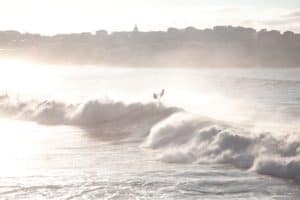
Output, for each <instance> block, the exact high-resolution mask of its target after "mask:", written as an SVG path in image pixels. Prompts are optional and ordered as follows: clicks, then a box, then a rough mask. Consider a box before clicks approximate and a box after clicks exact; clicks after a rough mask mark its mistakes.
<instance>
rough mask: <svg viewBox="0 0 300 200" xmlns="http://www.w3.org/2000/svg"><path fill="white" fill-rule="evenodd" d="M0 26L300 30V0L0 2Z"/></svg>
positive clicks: (23, 29) (39, 29)
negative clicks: (135, 25) (238, 27)
mask: <svg viewBox="0 0 300 200" xmlns="http://www.w3.org/2000/svg"><path fill="white" fill-rule="evenodd" d="M0 5H1V6H0V30H8V29H14V30H19V31H21V32H35V33H42V34H48V35H49V34H50V35H52V34H56V33H68V32H84V31H89V32H90V31H95V30H98V29H106V30H108V31H120V30H131V29H132V28H133V26H134V24H138V26H139V28H140V29H141V30H144V31H148V30H166V28H167V27H178V28H183V27H187V26H194V27H197V28H210V27H213V26H215V25H234V26H238V25H239V26H250V27H255V28H258V29H260V28H267V29H278V30H282V31H284V30H292V31H295V32H300V0H264V1H262V0H147V1H146V0H26V1H25V0H9V1H8V0H0Z"/></svg>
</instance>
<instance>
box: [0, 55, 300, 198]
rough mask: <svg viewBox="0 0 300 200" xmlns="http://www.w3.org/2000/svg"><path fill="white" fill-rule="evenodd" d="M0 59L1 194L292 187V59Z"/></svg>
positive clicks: (260, 193)
mask: <svg viewBox="0 0 300 200" xmlns="http://www.w3.org/2000/svg"><path fill="white" fill-rule="evenodd" d="M0 69H1V74H0V80H1V83H0V92H1V94H2V95H1V96H0V114H1V118H0V124H1V125H0V155H1V157H0V159H1V165H0V199H293V200H294V199H299V197H300V186H299V183H300V125H299V124H300V123H299V122H300V70H298V69H278V68H277V69H276V68H275V69H274V68H271V67H264V68H250V69H240V68H224V69H209V68H203V69H202V68H201V69H189V68H184V67H183V68H152V69H149V68H143V67H140V68H137V67H136V68H130V67H123V66H120V67H105V66H103V67H99V66H56V65H42V64H28V63H21V62H16V61H14V62H13V61H5V62H4V61H3V62H1V63H0ZM162 89H164V90H165V94H164V95H163V96H162V98H161V99H160V101H158V100H156V99H153V93H160V92H161V90H162Z"/></svg>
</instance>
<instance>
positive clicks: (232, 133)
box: [144, 113, 300, 181]
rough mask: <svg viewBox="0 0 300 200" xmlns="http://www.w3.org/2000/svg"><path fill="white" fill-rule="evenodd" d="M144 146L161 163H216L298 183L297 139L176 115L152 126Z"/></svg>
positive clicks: (299, 149)
mask: <svg viewBox="0 0 300 200" xmlns="http://www.w3.org/2000/svg"><path fill="white" fill-rule="evenodd" d="M144 146H146V147H149V148H152V149H156V150H157V152H159V154H160V155H159V157H160V159H161V160H163V161H165V162H176V163H182V162H184V163H186V162H218V163H228V164H232V165H234V166H236V167H239V168H245V169H248V170H253V171H256V172H258V173H261V174H268V175H273V176H277V177H283V178H289V179H293V180H295V181H300V160H299V158H300V137H299V136H298V135H297V134H295V133H283V134H281V135H277V134H273V133H271V132H256V133H251V132H249V131H247V130H245V129H243V128H235V127H232V126H230V125H228V124H224V123H221V122H218V121H215V120H210V119H207V118H202V117H195V116H191V115H189V114H187V113H177V114H174V115H173V116H171V117H169V118H168V119H166V120H164V121H162V122H160V123H158V124H156V125H155V126H154V127H153V128H152V129H151V132H150V134H149V136H148V137H147V138H146V140H145V143H144Z"/></svg>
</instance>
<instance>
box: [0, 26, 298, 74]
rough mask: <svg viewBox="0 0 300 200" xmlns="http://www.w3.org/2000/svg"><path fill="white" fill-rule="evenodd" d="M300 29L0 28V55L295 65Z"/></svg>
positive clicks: (61, 60) (65, 60)
mask: <svg viewBox="0 0 300 200" xmlns="http://www.w3.org/2000/svg"><path fill="white" fill-rule="evenodd" d="M299 55H300V34H297V33H293V32H291V31H286V32H284V33H281V32H280V31H276V30H271V31H268V30H266V29H263V30H259V31H257V30H255V29H253V28H244V27H233V26H216V27H214V28H213V29H203V30H200V29H196V28H194V27H187V28H185V29H176V28H169V29H168V30H167V31H165V32H164V31H152V32H140V31H139V30H138V27H135V28H134V30H133V31H127V32H125V31H124V32H112V33H110V34H109V33H108V32H107V31H105V30H99V31H96V32H95V33H94V34H92V33H89V32H84V33H73V34H58V35H54V36H42V35H39V34H30V33H20V32H17V31H0V59H25V60H29V61H35V62H41V63H49V64H66V65H68V64H70V65H109V66H132V67H139V66H143V67H182V66H184V67H193V68H194V67H195V68H198V67H199V68H200V67H204V66H206V67H226V66H238V67H245V68H250V67H265V66H272V67H280V68H284V67H300V56H299Z"/></svg>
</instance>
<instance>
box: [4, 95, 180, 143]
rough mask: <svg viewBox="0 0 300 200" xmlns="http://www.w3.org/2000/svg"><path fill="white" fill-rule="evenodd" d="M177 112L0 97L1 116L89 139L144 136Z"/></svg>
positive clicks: (141, 106) (109, 103) (102, 103)
mask: <svg viewBox="0 0 300 200" xmlns="http://www.w3.org/2000/svg"><path fill="white" fill-rule="evenodd" d="M178 110H179V109H177V108H174V107H170V108H168V107H165V106H163V105H157V104H155V103H147V104H142V103H131V104H125V103H123V102H118V101H113V100H107V99H106V100H102V101H101V100H90V101H87V102H85V103H78V104H67V103H63V102H57V101H37V100H27V101H21V100H17V99H15V98H11V97H9V96H7V95H4V96H0V113H1V115H4V116H9V117H14V118H17V119H20V120H30V121H35V122H37V123H40V124H45V125H71V126H78V127H80V128H82V129H84V130H86V131H87V132H88V133H90V135H91V136H95V137H100V138H102V139H124V138H128V137H129V136H137V137H141V136H145V134H148V132H149V130H150V129H151V127H152V126H153V125H154V124H155V123H157V122H159V121H160V120H162V119H164V118H166V117H167V116H169V115H171V114H172V113H174V112H177V111H178Z"/></svg>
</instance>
